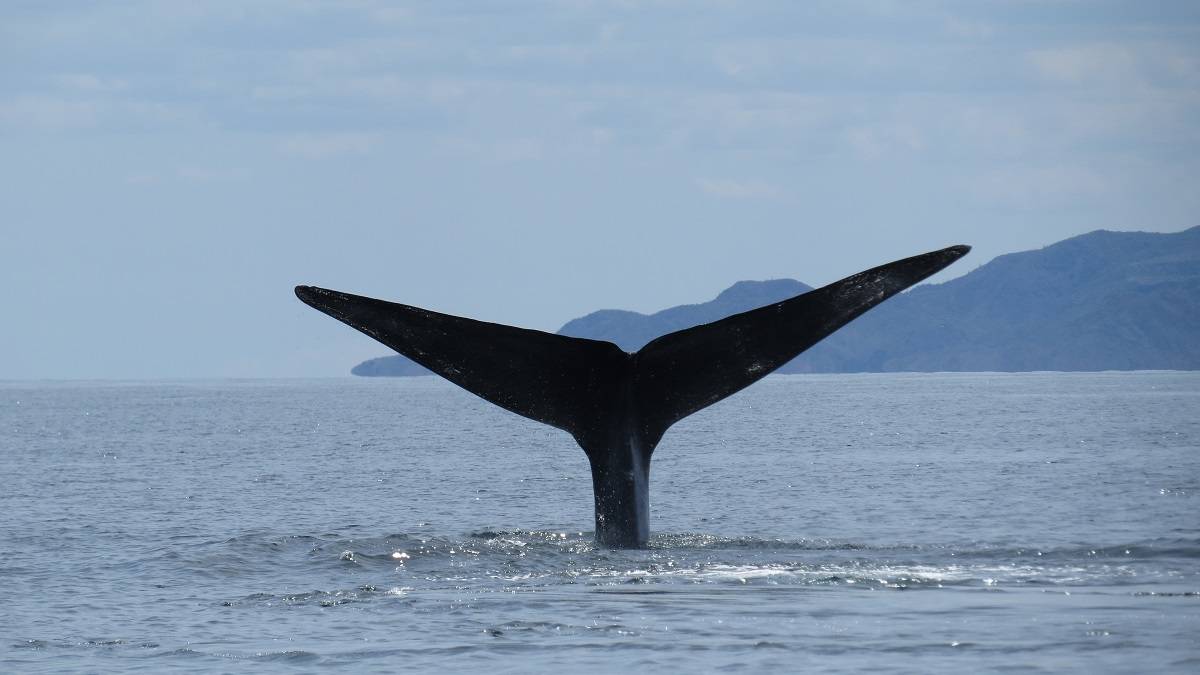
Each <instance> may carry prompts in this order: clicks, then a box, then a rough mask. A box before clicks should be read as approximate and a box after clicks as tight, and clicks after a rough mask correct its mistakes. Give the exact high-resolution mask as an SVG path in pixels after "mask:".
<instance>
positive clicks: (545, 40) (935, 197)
mask: <svg viewBox="0 0 1200 675" xmlns="http://www.w3.org/2000/svg"><path fill="white" fill-rule="evenodd" d="M1198 176H1200V3H1198V2H1193V1H1183V2H1176V3H1166V2H1146V1H1144V0H1142V1H1138V2H1132V1H1121V2H1099V1H1096V2H1066V1H1060V2H1023V1H1015V0H1013V1H1004V2H985V1H980V2H945V3H941V2H916V1H909V0H904V1H897V2H882V1H881V2H847V1H844V0H838V1H837V2H827V3H825V2H794V1H791V0H787V1H781V2H750V1H746V2H735V1H713V2H699V1H689V2H682V1H681V2H665V1H663V2H650V1H646V2H639V1H633V0H629V1H624V2H587V1H582V0H580V1H565V0H564V1H546V2H517V1H513V2H484V1H482V0H471V1H463V2H450V1H436V2H434V1H430V2H420V3H416V2H413V3H382V2H378V3H377V2H370V1H358V2H348V1H347V2H343V1H329V2H322V1H303V2H300V1H298V2H244V1H237V2H183V1H178V2H104V3H94V4H93V3H88V4H85V3H48V2H42V1H40V0H37V1H33V2H20V1H13V0H7V1H6V2H3V3H0V234H2V235H3V236H2V237H0V282H3V285H4V288H5V289H6V293H5V294H4V299H3V300H2V301H0V303H2V304H0V308H2V309H3V326H2V330H0V379H10V378H145V377H192V376H201V377H206V376H216V377H226V376H234V377H236V376H308V375H342V374H345V373H346V372H347V370H348V369H349V367H350V366H352V365H353V364H354V363H355V362H357V361H358V360H359V359H360V358H365V357H369V356H376V355H381V354H384V353H386V351H387V350H386V349H385V348H384V347H382V346H380V345H377V344H376V343H374V342H372V341H371V340H370V339H368V338H366V337H363V336H361V335H359V334H357V333H355V332H354V331H352V330H350V329H349V328H347V327H345V326H342V325H341V324H338V323H336V322H334V321H333V320H331V319H329V318H327V317H325V316H323V315H321V314H318V313H317V312H315V311H313V310H311V309H309V308H307V307H305V306H304V305H302V304H301V303H300V302H299V301H297V300H296V299H295V298H294V296H293V295H292V287H293V286H294V285H296V284H298V283H307V284H317V285H322V286H328V287H332V288H337V289H341V290H347V291H351V292H357V293H361V294H366V295H374V296H377V297H384V298H389V299H394V300H398V301H401V302H406V303H410V304H416V305H420V306H424V307H428V308H431V309H437V310H440V311H445V312H450V313H454V314H461V315H467V316H472V317H476V318H481V319H485V320H492V321H500V322H504V323H511V324H516V325H522V326H527V327H531V328H540V329H545V330H555V329H556V328H557V327H558V326H559V325H561V324H562V323H563V322H565V321H567V320H568V319H571V318H573V317H576V316H579V315H581V314H583V313H585V312H587V311H590V310H593V309H599V308H602V307H619V308H627V309H636V310H641V311H652V310H657V309H661V308H663V307H666V306H670V305H674V304H679V303H684V302H699V301H703V300H706V299H708V298H711V297H712V296H714V295H715V294H716V293H717V292H718V291H720V290H721V289H722V288H724V287H726V286H728V285H729V284H730V283H732V282H734V281H736V280H739V279H766V278H778V277H792V278H796V279H800V280H802V281H805V282H807V283H810V284H821V283H826V282H829V281H832V280H834V279H837V278H840V277H842V276H846V275H848V274H850V273H853V272H857V271H859V270H861V269H864V268H867V267H871V266H874V265H876V264H880V263H883V262H887V261H890V260H893V259H896V258H900V257H904V256H907V255H911V254H914V253H918V252H923V251H925V250H929V249H933V248H940V247H942V246H946V245H949V244H955V243H968V244H973V245H974V246H975V251H974V252H973V253H972V255H971V256H969V257H968V258H967V259H966V260H964V261H963V262H961V263H959V265H958V266H957V267H956V270H955V271H956V273H963V272H966V271H969V270H970V269H972V268H973V267H976V266H978V265H980V264H982V263H984V262H986V261H988V260H989V259H991V258H992V257H994V256H996V255H998V254H1001V253H1007V252H1012V251H1017V250H1024V249H1029V248H1036V247H1040V246H1043V245H1045V244H1048V243H1051V242H1053V241H1056V240H1059V239H1062V238H1065V237H1068V236H1072V235H1075V234H1080V233H1083V232H1087V231H1090V230H1094V229H1098V228H1108V229H1127V230H1128V229H1144V230H1153V231H1176V230H1180V229H1183V228H1186V227H1189V226H1192V225H1197V224H1200V217H1198V216H1200V189H1198V188H1197V177H1198Z"/></svg>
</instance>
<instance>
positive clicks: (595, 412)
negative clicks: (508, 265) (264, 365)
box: [296, 246, 970, 548]
mask: <svg viewBox="0 0 1200 675" xmlns="http://www.w3.org/2000/svg"><path fill="white" fill-rule="evenodd" d="M969 250H970V247H967V246H951V247H949V248H945V249H942V250H940V251H933V252H930V253H925V254H923V255H918V256H913V257H911V258H905V259H904V260H897V261H895V262H892V263H888V264H886V265H881V266H880V267H876V268H874V269H870V270H867V271H865V272H860V273H858V274H855V275H853V276H850V277H847V278H845V279H842V280H841V281H837V282H834V283H832V284H829V285H828V286H824V287H822V288H818V289H816V290H813V291H809V292H808V293H804V294H802V295H798V296H796V297H793V298H789V299H787V300H784V301H782V302H778V303H775V304H773V305H767V306H765V307H760V308H758V309H754V310H751V311H748V312H743V313H741V314H735V315H733V316H730V317H726V318H724V319H721V320H719V321H714V322H713V323H709V324H704V325H701V326H695V327H693V328H688V329H685V330H681V331H678V332H675V333H670V334H668V335H664V336H662V337H660V338H658V339H656V340H653V341H651V342H650V343H649V344H647V345H646V346H645V347H642V349H641V350H639V351H638V352H636V353H633V354H630V353H628V352H625V351H622V350H621V349H620V348H619V347H617V346H616V345H615V344H613V343H611V342H602V341H597V340H586V339H583V338H574V337H566V336H563V335H554V334H551V333H545V332H542V331H535V330H528V329H524V328H515V327H513V326H505V325H501V324H494V323H486V322H483V321H475V320H474V319H466V318H462V317H457V316H451V315H449V314H440V313H438V312H431V311H429V310H426V309H421V308H419V307H412V306H409V305H401V304H396V303H392V302H385V301H383V300H375V299H372V298H366V297H363V296H358V295H351V294H349V293H341V292H339V291H331V290H327V289H324V288H317V287H315V286H297V287H296V295H297V296H298V297H299V298H300V299H301V300H302V301H304V302H305V303H307V304H308V305H310V306H312V307H314V308H316V309H318V310H320V311H322V312H324V313H326V314H328V315H329V316H332V317H333V318H335V319H337V320H339V321H342V322H344V323H346V324H348V325H350V326H352V327H354V328H356V329H358V330H360V331H362V332H363V333H366V334H367V335H370V336H371V337H373V338H375V339H376V340H378V341H380V342H382V343H383V344H385V345H387V346H388V347H391V348H392V349H394V350H396V351H397V352H399V353H401V354H403V355H405V356H407V357H408V358H410V359H412V360H413V361H416V362H417V363H419V364H421V365H422V366H425V367H426V368H428V369H429V370H431V371H433V372H435V373H437V374H438V375H441V376H442V377H444V378H446V379H448V380H450V381H451V382H453V383H455V384H457V385H459V386H460V387H462V388H464V389H466V390H467V391H470V392H471V393H473V394H476V395H478V396H480V397H482V398H484V399H485V400H487V401H490V402H492V403H494V404H496V405H498V406H500V407H502V408H504V409H506V410H510V411H512V412H515V413H517V414H518V415H523V416H525V417H528V418H530V419H534V420H537V421H539V422H544V423H546V424H549V425H551V426H554V427H558V428H559V429H563V430H565V431H566V432H568V433H570V434H571V435H572V436H573V437H574V438H575V440H576V441H577V442H578V443H579V445H580V447H582V448H583V451H584V452H585V453H587V456H588V460H589V462H590V463H591V468H592V488H593V492H594V495H595V501H596V541H597V542H598V543H599V544H600V545H602V546H606V547H610V548H639V547H643V546H645V545H646V542H647V541H648V539H649V537H650V488H649V485H650V459H651V456H652V455H653V453H654V448H655V446H657V445H658V442H659V440H660V439H661V438H662V436H663V434H664V433H665V432H666V430H667V429H668V428H669V427H670V426H671V425H672V424H674V423H675V422H678V421H679V420H681V419H683V418H684V417H687V416H688V415H690V414H692V413H694V412H696V411H697V410H700V409H702V408H705V407H707V406H710V405H712V404H713V403H716V402H717V401H720V400H721V399H723V398H725V397H726V396H729V395H731V394H733V393H735V392H737V391H740V390H741V389H743V388H745V387H747V386H749V385H751V384H753V383H754V382H756V381H758V380H759V379H761V378H763V377H765V376H766V375H768V374H769V373H771V372H772V371H774V370H775V369H777V368H779V367H780V366H782V365H783V364H785V363H787V362H788V361H790V360H791V359H793V358H795V357H796V355H798V354H800V353H801V352H803V351H804V350H806V349H808V348H809V347H811V346H813V345H814V344H816V343H817V342H819V341H820V340H821V339H823V338H824V337H826V336H827V335H829V334H830V333H832V332H834V331H835V330H837V329H838V328H841V327H842V326H844V325H846V324H847V323H849V322H850V321H852V320H853V319H855V318H856V317H858V316H859V315H861V314H862V313H863V312H865V311H867V310H868V309H871V308H872V307H874V306H875V305H877V304H879V303H881V302H883V301H884V300H886V299H888V298H890V297H891V296H893V295H895V294H896V293H899V292H900V291H902V290H904V289H906V288H908V287H909V286H912V285H913V284H915V283H917V282H919V281H921V280H922V279H925V278H926V277H928V276H930V275H932V274H934V273H936V272H938V271H939V270H941V269H943V268H945V267H946V266H947V265H949V264H951V263H953V262H954V261H955V260H958V259H959V258H961V257H962V256H964V255H966V253H967V251H969Z"/></svg>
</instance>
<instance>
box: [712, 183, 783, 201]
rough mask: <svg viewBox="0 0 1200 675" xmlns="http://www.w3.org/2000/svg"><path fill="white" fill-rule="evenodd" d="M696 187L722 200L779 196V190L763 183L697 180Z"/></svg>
mask: <svg viewBox="0 0 1200 675" xmlns="http://www.w3.org/2000/svg"><path fill="white" fill-rule="evenodd" d="M696 185H698V186H700V189H701V190H703V191H705V192H707V193H708V194H710V195H713V196H714V197H720V198H722V199H772V198H775V197H778V196H779V195H780V190H779V188H777V187H775V186H774V185H771V184H770V183H766V182H763V181H754V180H750V181H746V180H722V179H713V178H699V179H697V180H696Z"/></svg>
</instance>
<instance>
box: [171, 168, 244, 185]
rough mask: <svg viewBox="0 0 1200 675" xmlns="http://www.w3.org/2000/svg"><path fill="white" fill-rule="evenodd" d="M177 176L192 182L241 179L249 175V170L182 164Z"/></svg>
mask: <svg viewBox="0 0 1200 675" xmlns="http://www.w3.org/2000/svg"><path fill="white" fill-rule="evenodd" d="M176 173H177V174H178V175H179V177H180V178H181V179H183V180H185V181H188V182H192V183H218V182H221V183H223V182H235V181H243V180H246V179H247V178H249V177H250V170H249V169H245V168H242V167H232V168H213V167H201V166H184V167H180V168H179V170H178V171H177V172H176Z"/></svg>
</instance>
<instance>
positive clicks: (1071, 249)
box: [351, 227, 1200, 377]
mask: <svg viewBox="0 0 1200 675" xmlns="http://www.w3.org/2000/svg"><path fill="white" fill-rule="evenodd" d="M810 288H811V287H809V286H807V285H805V284H803V283H801V282H799V281H795V280H792V279H775V280H772V281H739V282H737V283H736V284H734V285H733V286H730V287H729V288H727V289H725V290H724V291H722V292H721V294H720V295H718V296H717V297H716V298H715V299H713V300H710V301H708V302H705V303H701V304H697V305H680V306H678V307H671V308H670V309H664V310H662V311H661V312H656V313H654V314H650V315H646V314H639V313H637V312H629V311H624V310H612V309H606V310H600V311H597V312H592V313H591V314H588V315H586V316H583V317H580V318H578V319H573V320H571V321H568V322H567V323H566V324H565V325H564V326H563V327H562V328H560V329H559V331H558V332H559V334H561V335H571V336H575V337H584V338H591V339H593V340H608V341H610V342H614V343H616V344H617V345H619V346H620V347H621V348H622V349H625V350H626V351H636V350H638V349H640V348H641V347H642V346H643V345H644V344H646V343H647V342H649V341H650V340H653V339H654V338H656V337H658V336H660V335H665V334H666V333H670V332H673V331H677V330H680V329H683V328H687V327H689V326H695V325H698V324H702V323H708V322H711V321H716V320H717V319H721V318H723V317H726V316H729V315H730V314H736V313H738V312H744V311H746V310H750V309H754V308H756V307H761V306H763V305H767V304H771V303H774V302H779V301H780V300H783V299H785V298H789V297H792V296H793V295H798V294H800V293H803V292H805V291H807V290H810ZM1198 369H1200V227H1193V228H1191V229H1188V230H1185V231H1183V232H1178V233H1172V234H1160V233H1150V232H1110V231H1106V230H1097V231H1095V232H1090V233H1088V234H1084V235H1080V236H1078V237H1072V238H1070V239H1066V240H1063V241H1060V242H1058V243H1056V244H1052V245H1050V246H1047V247H1045V248H1043V249H1039V250H1036V251H1024V252H1021V253H1011V254H1008V255H1002V256H1000V257H998V258H996V259H994V260H992V261H991V262H989V263H987V264H986V265H983V266H981V267H979V268H978V269H975V270H974V271H972V272H970V273H969V274H966V275H964V276H962V277H959V278H957V279H953V280H951V281H947V282H945V283H942V284H925V285H922V286H918V287H916V288H914V289H912V290H910V291H908V292H907V293H903V294H901V295H899V296H896V297H895V298H892V299H891V300H889V301H887V302H885V303H884V304H882V305H880V306H879V307H877V308H875V309H873V310H871V311H870V312H868V313H866V314H865V315H863V316H862V317H861V318H859V319H857V320H855V321H853V322H852V323H850V324H849V325H848V326H846V327H845V328H842V329H841V330H839V331H838V332H836V333H834V334H833V335H831V336H830V337H829V338H827V339H825V340H824V341H823V342H821V343H819V344H817V345H816V346H815V347H813V348H812V349H809V350H808V351H807V352H805V353H803V354H801V355H800V356H798V357H796V358H795V359H794V360H792V361H791V362H789V363H788V364H786V365H785V366H783V367H782V368H780V369H779V370H778V371H777V372H779V373H854V372H904V371H914V372H933V371H997V372H1017V371H1033V370H1054V371H1097V370H1198ZM351 372H352V373H353V374H355V375H362V376H368V377H379V376H391V377H394V376H408V375H427V374H429V371H427V370H425V369H424V368H422V367H421V366H419V365H417V364H415V363H413V362H412V361H410V360H408V359H407V358H405V357H403V356H399V355H395V356H384V357H380V358H376V359H371V360H369V361H364V362H363V363H360V364H358V365H357V366H355V367H354V368H353V370H351Z"/></svg>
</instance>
